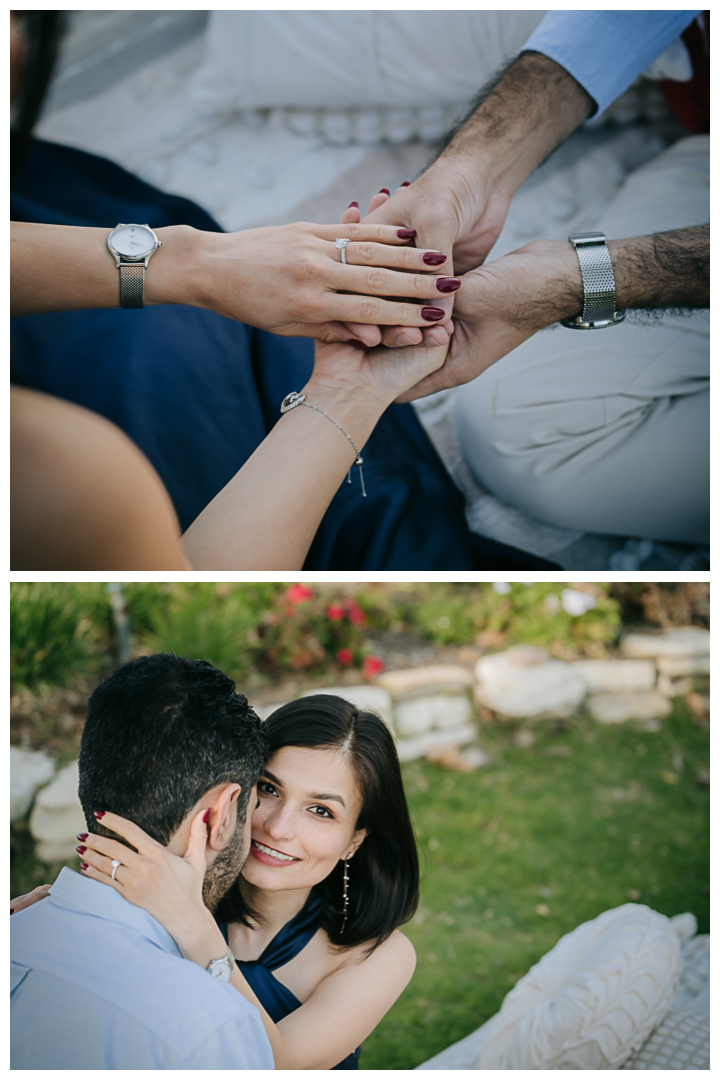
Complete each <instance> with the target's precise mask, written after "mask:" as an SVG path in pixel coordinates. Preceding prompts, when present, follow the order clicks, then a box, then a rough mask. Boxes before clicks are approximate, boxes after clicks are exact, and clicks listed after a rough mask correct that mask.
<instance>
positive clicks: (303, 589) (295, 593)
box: [285, 582, 315, 604]
mask: <svg viewBox="0 0 720 1080" xmlns="http://www.w3.org/2000/svg"><path fill="white" fill-rule="evenodd" d="M314 595H315V593H314V592H313V591H312V589H308V587H307V585H300V583H299V582H298V583H296V584H295V585H291V586H290V588H289V589H288V590H287V592H286V593H285V596H286V597H287V599H288V600H289V601H290V603H291V604H302V603H303V601H305V600H312V598H313V597H314Z"/></svg>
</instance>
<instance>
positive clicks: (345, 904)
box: [340, 859, 350, 934]
mask: <svg viewBox="0 0 720 1080" xmlns="http://www.w3.org/2000/svg"><path fill="white" fill-rule="evenodd" d="M349 880H350V878H349V877H348V860H347V859H346V860H345V873H344V874H343V922H342V926H341V927H340V933H341V934H342V932H343V930H344V929H345V923H346V922H347V912H348V903H349V897H348V881H349Z"/></svg>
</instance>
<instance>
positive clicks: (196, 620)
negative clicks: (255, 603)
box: [130, 583, 258, 680]
mask: <svg viewBox="0 0 720 1080" xmlns="http://www.w3.org/2000/svg"><path fill="white" fill-rule="evenodd" d="M131 596H132V594H131ZM244 600H245V598H244V596H243V593H242V592H241V591H240V590H232V591H230V593H229V595H227V594H224V593H223V592H222V591H219V590H218V586H216V585H213V584H205V583H193V584H190V585H176V586H174V587H173V589H172V592H171V593H170V594H169V597H168V601H167V603H164V604H162V606H161V607H160V608H159V609H157V610H156V609H152V608H151V609H150V611H149V614H148V622H149V624H150V627H151V628H150V629H149V630H148V631H147V632H145V633H144V634H142V635H141V636H140V637H141V643H142V644H143V645H148V646H149V648H150V649H151V650H152V651H153V652H173V653H176V654H177V655H178V656H184V657H187V658H188V659H190V660H208V661H209V662H210V663H211V664H214V665H215V667H218V668H220V669H221V670H222V671H224V672H225V673H226V674H227V675H229V676H230V678H232V679H236V680H237V679H241V678H243V677H244V676H245V675H246V674H247V671H248V668H249V666H250V640H249V634H250V631H251V630H253V629H254V628H255V626H256V624H257V620H258V614H257V612H256V611H254V610H253V609H252V608H251V607H249V606H248V605H247V604H246V603H245V602H244ZM133 610H134V608H133V604H132V599H131V601H130V612H131V618H132V617H133Z"/></svg>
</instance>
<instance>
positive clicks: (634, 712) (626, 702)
mask: <svg viewBox="0 0 720 1080" xmlns="http://www.w3.org/2000/svg"><path fill="white" fill-rule="evenodd" d="M587 707H588V709H589V710H590V714H591V716H593V717H594V718H595V720H597V721H598V722H599V723H600V724H622V723H623V722H624V721H625V720H656V719H658V718H659V717H662V716H667V714H668V713H669V712H670V710H671V709H672V705H671V704H670V702H669V701H668V699H667V698H666V697H663V695H662V694H661V693H659V692H658V691H657V690H647V691H645V692H644V693H638V694H591V695H590V696H589V697H588V699H587Z"/></svg>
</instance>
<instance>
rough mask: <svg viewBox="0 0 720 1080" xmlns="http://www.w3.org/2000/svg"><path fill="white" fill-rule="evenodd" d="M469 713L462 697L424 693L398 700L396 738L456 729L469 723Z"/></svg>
mask: <svg viewBox="0 0 720 1080" xmlns="http://www.w3.org/2000/svg"><path fill="white" fill-rule="evenodd" d="M472 711H473V710H472V705H471V704H470V700H469V698H468V697H467V695H466V694H428V695H427V696H426V697H418V698H411V699H410V700H405V701H398V703H397V705H396V706H395V724H396V726H397V731H398V734H399V735H418V734H420V732H423V731H430V730H432V729H433V728H440V729H447V728H453V727H460V726H462V725H463V724H466V723H468V722H469V721H470V719H471V718H472Z"/></svg>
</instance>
